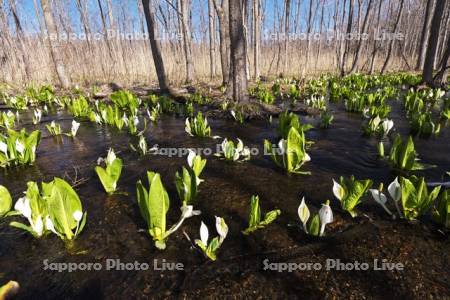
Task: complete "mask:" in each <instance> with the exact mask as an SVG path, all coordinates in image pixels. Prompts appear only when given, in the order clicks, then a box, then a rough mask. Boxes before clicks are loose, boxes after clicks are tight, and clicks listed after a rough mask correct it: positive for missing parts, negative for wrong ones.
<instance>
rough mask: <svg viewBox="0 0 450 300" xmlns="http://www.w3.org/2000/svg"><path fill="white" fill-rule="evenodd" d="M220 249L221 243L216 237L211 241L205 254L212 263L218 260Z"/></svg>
mask: <svg viewBox="0 0 450 300" xmlns="http://www.w3.org/2000/svg"><path fill="white" fill-rule="evenodd" d="M219 248H220V241H219V238H218V237H215V238H213V239H212V240H211V242H210V243H209V245H208V247H207V248H206V251H205V254H206V256H208V257H209V258H210V259H211V260H212V261H215V260H216V259H217V254H216V252H217V250H219Z"/></svg>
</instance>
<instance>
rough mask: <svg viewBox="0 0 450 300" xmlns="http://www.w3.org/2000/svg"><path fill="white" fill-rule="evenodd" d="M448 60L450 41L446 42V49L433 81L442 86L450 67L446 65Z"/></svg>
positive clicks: (449, 56)
mask: <svg viewBox="0 0 450 300" xmlns="http://www.w3.org/2000/svg"><path fill="white" fill-rule="evenodd" d="M449 58H450V39H448V41H447V47H446V49H445V51H444V53H443V55H442V59H441V62H440V66H441V67H440V69H439V71H438V72H437V73H436V76H435V77H434V81H435V82H437V83H438V84H441V85H444V84H445V83H446V82H447V76H448V71H449V69H450V66H449V65H448V59H449Z"/></svg>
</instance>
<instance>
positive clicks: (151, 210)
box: [136, 172, 200, 250]
mask: <svg viewBox="0 0 450 300" xmlns="http://www.w3.org/2000/svg"><path fill="white" fill-rule="evenodd" d="M147 179H148V183H149V189H148V190H147V189H146V188H145V187H144V185H143V184H142V182H141V181H140V180H139V181H138V182H137V184H136V189H137V201H138V205H139V209H140V212H141V215H142V217H143V218H144V220H145V221H146V223H147V226H148V233H149V234H150V236H152V238H153V240H154V241H155V246H156V248H158V249H160V250H163V249H165V248H166V241H167V238H168V237H169V236H170V235H171V234H172V233H174V232H175V231H176V230H177V229H178V228H179V227H180V226H181V225H182V223H183V222H184V220H185V219H187V218H190V217H192V216H195V215H199V214H200V211H196V210H193V206H191V205H183V206H182V207H181V217H180V220H179V221H178V222H177V223H176V224H175V225H173V226H172V227H171V228H170V229H169V230H166V225H167V220H166V214H167V211H168V210H169V206H170V200H169V195H168V194H167V191H166V189H165V188H164V185H163V184H162V181H161V176H160V175H159V174H158V173H154V172H147Z"/></svg>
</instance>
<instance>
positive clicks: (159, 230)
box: [147, 172, 169, 240]
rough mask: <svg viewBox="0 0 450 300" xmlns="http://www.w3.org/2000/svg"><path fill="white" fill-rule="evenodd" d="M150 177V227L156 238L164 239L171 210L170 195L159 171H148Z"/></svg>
mask: <svg viewBox="0 0 450 300" xmlns="http://www.w3.org/2000/svg"><path fill="white" fill-rule="evenodd" d="M147 176H148V179H149V185H150V188H149V193H148V205H147V206H148V208H149V221H150V223H149V229H150V230H151V232H152V233H153V238H154V239H155V240H162V239H163V236H164V233H165V231H166V214H167V211H168V210H169V196H168V194H167V191H166V189H165V188H164V186H163V184H162V182H161V177H160V175H159V174H158V173H154V172H147Z"/></svg>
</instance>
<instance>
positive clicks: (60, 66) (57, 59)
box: [41, 0, 70, 88]
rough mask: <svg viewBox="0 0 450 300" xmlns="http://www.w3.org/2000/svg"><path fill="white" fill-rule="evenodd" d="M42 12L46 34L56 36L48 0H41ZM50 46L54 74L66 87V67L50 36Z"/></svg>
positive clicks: (67, 79) (67, 83) (67, 82)
mask: <svg viewBox="0 0 450 300" xmlns="http://www.w3.org/2000/svg"><path fill="white" fill-rule="evenodd" d="M41 6H42V12H43V13H44V20H45V26H46V27H47V31H48V35H49V36H50V37H51V36H54V37H55V36H57V33H58V30H57V28H56V24H55V21H54V19H53V14H52V8H51V6H50V3H49V0H41ZM48 43H49V46H50V55H51V57H52V60H53V64H54V66H55V70H56V74H57V75H58V78H59V82H60V84H61V86H62V87H63V88H68V87H69V86H70V80H69V78H68V77H67V74H66V68H65V66H64V63H63V60H62V57H61V54H60V53H59V50H58V49H57V45H56V43H57V41H55V40H53V39H52V38H49V39H48Z"/></svg>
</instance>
